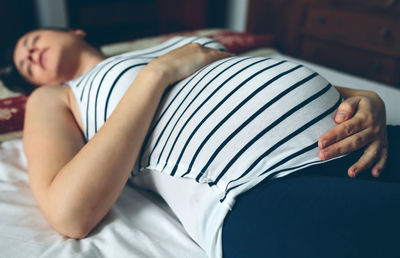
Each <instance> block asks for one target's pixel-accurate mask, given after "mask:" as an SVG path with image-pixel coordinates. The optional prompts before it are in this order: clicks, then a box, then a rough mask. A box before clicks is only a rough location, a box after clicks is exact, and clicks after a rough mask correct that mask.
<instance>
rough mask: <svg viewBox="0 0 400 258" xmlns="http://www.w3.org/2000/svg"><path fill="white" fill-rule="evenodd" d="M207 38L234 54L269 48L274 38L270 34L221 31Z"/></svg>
mask: <svg viewBox="0 0 400 258" xmlns="http://www.w3.org/2000/svg"><path fill="white" fill-rule="evenodd" d="M208 37H209V38H212V39H215V40H216V41H219V42H220V43H221V44H222V45H224V46H225V47H226V49H227V50H228V51H229V52H232V53H236V54H239V53H242V52H245V51H249V50H252V49H256V48H260V47H270V46H272V45H273V43H274V36H273V35H270V34H249V33H241V32H233V31H222V32H220V33H217V34H213V35H209V36H208Z"/></svg>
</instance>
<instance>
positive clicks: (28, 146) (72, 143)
mask: <svg viewBox="0 0 400 258" xmlns="http://www.w3.org/2000/svg"><path fill="white" fill-rule="evenodd" d="M23 144H24V151H25V154H26V157H27V160H28V172H29V174H30V179H31V182H30V183H31V185H32V183H33V184H34V185H36V186H37V185H42V184H46V185H48V184H49V183H50V182H51V181H52V179H53V178H54V176H55V175H56V174H57V173H58V171H59V170H60V169H61V168H62V167H63V166H64V165H65V164H66V163H67V162H69V161H70V160H71V159H72V158H73V156H74V155H75V154H76V153H77V152H78V151H79V150H80V149H81V148H82V146H83V145H84V139H83V136H82V133H81V130H80V129H79V126H78V124H77V123H76V120H75V118H74V116H73V115H72V112H71V109H70V107H69V104H68V90H67V89H66V87H62V86H44V87H40V88H38V89H36V90H35V91H34V92H33V93H32V94H31V96H30V97H29V98H28V102H27V105H26V114H25V121H24V129H23ZM41 188H43V186H42V187H41ZM34 192H35V191H34Z"/></svg>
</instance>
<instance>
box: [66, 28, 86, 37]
mask: <svg viewBox="0 0 400 258" xmlns="http://www.w3.org/2000/svg"><path fill="white" fill-rule="evenodd" d="M70 32H72V33H73V34H75V35H76V36H78V37H81V38H84V37H86V32H85V31H84V30H81V29H71V30H70Z"/></svg>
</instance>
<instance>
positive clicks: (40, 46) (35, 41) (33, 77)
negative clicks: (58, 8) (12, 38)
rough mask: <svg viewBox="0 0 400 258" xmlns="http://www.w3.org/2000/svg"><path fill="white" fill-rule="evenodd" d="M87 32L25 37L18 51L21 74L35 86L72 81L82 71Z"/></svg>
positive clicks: (39, 33)
mask: <svg viewBox="0 0 400 258" xmlns="http://www.w3.org/2000/svg"><path fill="white" fill-rule="evenodd" d="M83 36H84V32H83V31H81V30H74V31H57V30H35V31H31V32H29V33H27V34H25V35H24V36H22V37H21V38H20V39H19V40H18V42H17V44H16V46H15V49H14V63H15V66H16V67H17V69H18V71H19V73H20V74H21V75H22V76H23V77H25V78H26V79H27V80H28V81H29V82H31V83H33V84H35V85H56V84H60V83H63V82H65V81H68V80H70V79H72V78H71V76H73V74H74V72H75V71H76V69H78V67H79V58H80V55H79V53H80V51H81V50H82V49H83V47H84V44H83V42H84V40H83V39H82V38H83Z"/></svg>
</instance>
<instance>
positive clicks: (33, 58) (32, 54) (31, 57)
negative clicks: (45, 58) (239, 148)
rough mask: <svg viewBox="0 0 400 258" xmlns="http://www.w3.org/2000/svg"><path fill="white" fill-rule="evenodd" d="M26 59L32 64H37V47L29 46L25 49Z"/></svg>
mask: <svg viewBox="0 0 400 258" xmlns="http://www.w3.org/2000/svg"><path fill="white" fill-rule="evenodd" d="M26 59H27V60H28V61H29V62H31V63H33V64H37V63H38V61H39V51H38V49H37V48H29V49H28V51H27V57H26Z"/></svg>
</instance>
